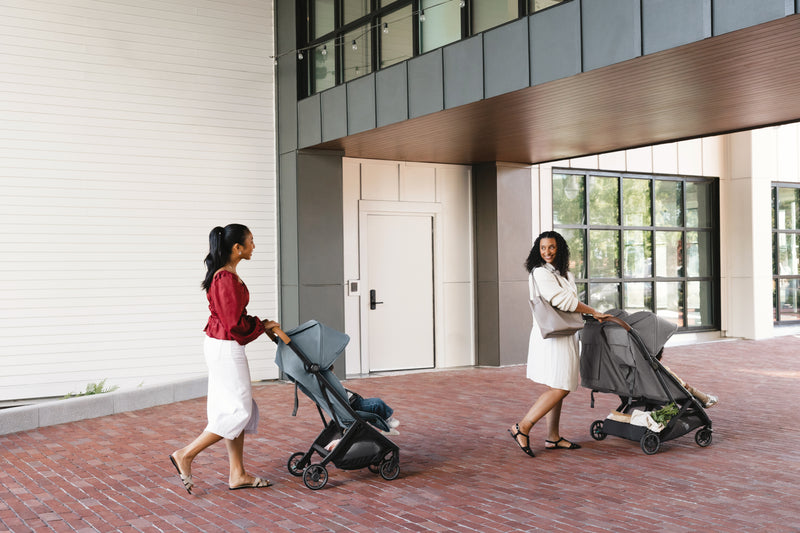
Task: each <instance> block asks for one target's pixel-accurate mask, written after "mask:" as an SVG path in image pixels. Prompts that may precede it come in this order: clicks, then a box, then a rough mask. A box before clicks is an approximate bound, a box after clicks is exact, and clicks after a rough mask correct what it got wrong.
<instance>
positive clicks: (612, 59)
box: [581, 0, 642, 72]
mask: <svg viewBox="0 0 800 533" xmlns="http://www.w3.org/2000/svg"><path fill="white" fill-rule="evenodd" d="M581 11H582V14H581V20H582V24H583V30H582V36H583V39H582V46H583V71H584V72H586V71H589V70H593V69H596V68H600V67H605V66H608V65H613V64H614V63H619V62H621V61H627V60H628V59H632V58H634V57H638V56H640V55H642V19H641V4H640V0H591V1H587V2H581Z"/></svg>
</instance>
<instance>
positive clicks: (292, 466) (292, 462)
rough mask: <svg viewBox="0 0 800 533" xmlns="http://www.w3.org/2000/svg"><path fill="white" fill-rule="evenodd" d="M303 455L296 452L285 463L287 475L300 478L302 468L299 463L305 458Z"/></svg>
mask: <svg viewBox="0 0 800 533" xmlns="http://www.w3.org/2000/svg"><path fill="white" fill-rule="evenodd" d="M305 455H306V454H305V453H303V452H296V453H293V454H292V456H291V457H289V462H288V463H286V467H287V468H288V469H289V473H290V474H291V475H293V476H297V477H300V476H302V475H303V467H302V466H301V465H300V463H301V462H302V460H303V457H305Z"/></svg>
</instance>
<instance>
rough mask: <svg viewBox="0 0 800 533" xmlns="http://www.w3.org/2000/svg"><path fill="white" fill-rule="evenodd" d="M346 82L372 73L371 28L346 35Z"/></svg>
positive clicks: (363, 28) (344, 48)
mask: <svg viewBox="0 0 800 533" xmlns="http://www.w3.org/2000/svg"><path fill="white" fill-rule="evenodd" d="M342 48H343V50H344V53H343V54H342V55H343V57H344V69H343V71H344V72H343V74H344V76H343V77H344V81H350V80H352V79H355V78H358V77H360V76H363V75H364V74H369V73H370V72H372V62H371V61H370V57H371V55H372V51H371V49H370V35H369V26H362V27H360V28H358V29H356V30H353V31H351V32H350V33H345V34H344V46H343V47H342Z"/></svg>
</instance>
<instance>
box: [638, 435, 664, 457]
mask: <svg viewBox="0 0 800 533" xmlns="http://www.w3.org/2000/svg"><path fill="white" fill-rule="evenodd" d="M639 443H640V444H641V446H642V451H643V452H644V453H646V454H647V455H653V454H654V453H657V452H658V449H659V448H661V438H660V437H659V436H658V433H652V432H650V431H648V432H647V433H645V434H644V435H643V436H642V440H641V441H639Z"/></svg>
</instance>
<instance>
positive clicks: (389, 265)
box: [362, 214, 434, 372]
mask: <svg viewBox="0 0 800 533" xmlns="http://www.w3.org/2000/svg"><path fill="white" fill-rule="evenodd" d="M366 256H367V286H366V287H364V288H365V289H366V294H364V295H363V296H362V297H364V296H365V297H366V298H365V300H366V311H365V312H366V313H367V316H366V319H367V329H368V343H367V349H368V350H369V355H368V357H369V369H370V371H371V372H374V371H382V370H401V369H413V368H432V367H433V366H434V340H433V339H434V337H433V320H434V316H433V217H432V216H431V215H426V214H420V215H416V214H407V215H405V214H404V215H395V214H392V215H367V250H366ZM362 290H363V289H362ZM373 291H374V292H373Z"/></svg>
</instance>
